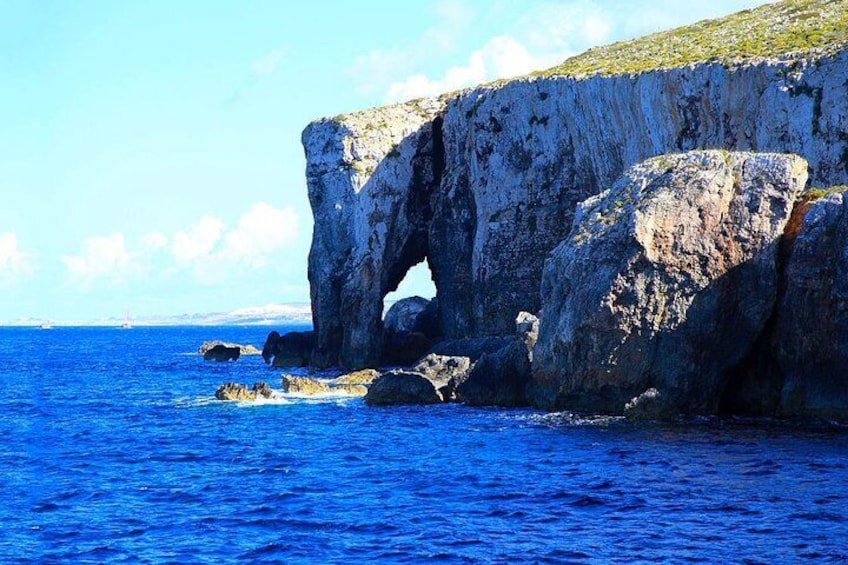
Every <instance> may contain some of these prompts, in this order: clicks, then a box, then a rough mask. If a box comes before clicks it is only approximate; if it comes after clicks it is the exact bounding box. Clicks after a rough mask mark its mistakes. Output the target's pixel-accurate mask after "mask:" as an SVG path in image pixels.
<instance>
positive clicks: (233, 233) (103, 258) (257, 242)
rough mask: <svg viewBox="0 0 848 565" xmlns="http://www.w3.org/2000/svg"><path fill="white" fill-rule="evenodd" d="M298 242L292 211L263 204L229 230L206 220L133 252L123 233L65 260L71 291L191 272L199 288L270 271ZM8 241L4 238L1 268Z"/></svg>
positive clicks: (89, 243)
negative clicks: (277, 256) (278, 257)
mask: <svg viewBox="0 0 848 565" xmlns="http://www.w3.org/2000/svg"><path fill="white" fill-rule="evenodd" d="M297 237H298V219H297V215H296V214H295V212H294V210H293V209H291V208H284V209H278V208H275V207H273V206H271V205H269V204H266V203H264V202H259V203H257V204H255V205H254V206H253V207H251V208H250V210H248V211H247V212H245V213H244V214H243V215H242V216H241V217H240V218H239V220H238V221H237V222H236V224H235V226H234V227H232V228H229V229H228V227H227V225H226V224H225V223H224V222H223V220H221V219H220V218H217V217H215V216H211V215H206V216H203V217H201V218H200V219H199V220H198V221H197V222H195V223H194V224H192V225H191V226H189V227H188V228H187V229H185V230H182V231H178V232H177V233H175V234H174V235H173V236H171V237H168V236H166V235H165V234H162V233H158V232H150V233H147V234H145V235H143V236H142V237H141V238H140V239H139V240H138V242H137V244H136V246H135V247H133V248H132V249H129V248H128V247H127V245H126V239H125V237H124V235H123V234H122V233H113V234H111V235H107V236H99V237H91V238H88V239H86V240H85V241H84V242H83V249H82V252H81V253H79V254H78V255H72V256H65V257H63V258H62V261H63V262H64V263H65V266H66V268H67V270H68V275H69V281H70V284H71V286H73V287H76V288H77V289H79V290H83V291H87V290H90V289H91V288H92V287H93V285H94V283H95V282H96V281H105V282H106V283H107V284H110V285H112V286H114V285H117V284H121V283H125V282H128V281H130V280H131V279H133V278H134V277H141V276H151V275H157V274H158V275H159V276H164V277H165V278H167V277H168V276H171V275H174V274H177V273H190V274H192V275H193V276H194V277H195V279H196V280H197V281H198V282H200V283H201V284H216V283H225V282H227V281H230V280H233V279H235V278H238V277H240V276H242V275H243V274H244V273H249V272H252V271H255V270H258V269H263V268H266V267H268V266H269V265H271V264H273V259H274V254H275V253H277V252H278V251H279V250H280V249H282V248H284V247H286V246H289V245H291V244H292V243H294V242H295V241H297ZM4 238H5V236H3V238H0V266H2V264H3V263H2V260H3V259H2V256H3V255H2V254H3V250H4V248H5V247H4V245H3V242H4V241H5V239H4Z"/></svg>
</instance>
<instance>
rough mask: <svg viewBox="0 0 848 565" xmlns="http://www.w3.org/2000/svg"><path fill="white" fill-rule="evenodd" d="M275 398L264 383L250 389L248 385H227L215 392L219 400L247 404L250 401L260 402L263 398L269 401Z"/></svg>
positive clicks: (256, 384)
mask: <svg viewBox="0 0 848 565" xmlns="http://www.w3.org/2000/svg"><path fill="white" fill-rule="evenodd" d="M273 397H274V391H273V390H271V388H270V387H269V386H268V385H267V384H265V383H262V382H259V383H255V384H254V385H253V387H252V388H250V389H248V388H247V385H243V384H240V383H226V384H223V385H221V386H219V387H218V390H216V391H215V398H217V399H218V400H230V401H239V402H246V401H249V400H258V399H261V398H265V399H269V398H273Z"/></svg>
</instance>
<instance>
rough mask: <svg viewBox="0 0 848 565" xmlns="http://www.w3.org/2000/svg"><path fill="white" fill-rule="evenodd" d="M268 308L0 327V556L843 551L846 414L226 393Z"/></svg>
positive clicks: (827, 554)
mask: <svg viewBox="0 0 848 565" xmlns="http://www.w3.org/2000/svg"><path fill="white" fill-rule="evenodd" d="M271 329H277V330H283V331H285V330H286V329H291V328H263V327H179V328H174V327H171V328H141V327H136V328H133V329H130V330H122V329H118V328H61V327H57V328H55V329H53V330H49V331H47V330H40V329H33V328H0V391H2V392H0V563H38V564H45V563H132V564H136V563H510V564H511V563H575V564H584V563H764V564H774V563H846V562H848V430H846V429H844V428H840V427H838V426H834V425H824V424H823V425H816V426H810V425H804V426H800V425H797V424H789V423H784V422H769V421H753V420H738V419H737V420H733V419H723V420H721V419H703V420H696V421H690V422H685V423H679V424H674V425H660V424H641V425H636V424H631V423H627V422H624V421H622V420H620V419H617V418H609V417H603V416H591V415H589V416H586V415H583V416H577V415H574V414H569V413H557V414H549V413H543V412H539V411H535V410H530V409H497V408H470V407H465V406H460V405H439V406H428V407H419V406H404V407H388V408H369V407H367V406H365V404H364V403H363V401H362V399H361V398H350V397H339V396H326V397H316V398H302V397H300V398H299V397H286V396H283V397H281V398H278V399H276V400H274V401H265V402H248V403H232V402H221V401H217V400H215V398H214V392H215V389H216V388H217V387H218V385H220V384H222V383H225V382H229V381H236V382H242V383H246V384H248V385H251V384H252V383H254V382H256V381H265V382H267V383H268V384H270V385H272V386H274V387H279V379H280V375H281V371H280V370H278V369H272V368H269V367H267V366H266V365H265V364H263V362H262V359H261V357H242V358H241V359H239V360H238V361H237V362H234V363H233V362H230V363H216V362H204V361H203V360H202V358H201V357H200V356H199V355H198V354H197V348H198V347H199V346H200V344H201V343H202V342H203V341H205V340H212V339H222V340H227V341H233V342H239V343H245V344H247V343H249V344H253V345H255V346H257V347H260V348H261V346H262V343H263V342H264V339H265V336H266V335H267V333H268V331H270V330H271Z"/></svg>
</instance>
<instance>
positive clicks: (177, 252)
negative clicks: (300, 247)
mask: <svg viewBox="0 0 848 565" xmlns="http://www.w3.org/2000/svg"><path fill="white" fill-rule="evenodd" d="M297 228H298V222H297V215H296V214H295V212H294V210H292V209H291V208H284V209H282V210H280V209H278V208H275V207H273V206H271V205H269V204H266V203H264V202H259V203H257V204H255V205H254V206H253V207H252V208H251V209H250V210H248V211H247V212H246V213H244V214H243V215H242V216H241V218H239V220H238V222H237V223H236V226H235V227H233V228H230V229H227V226H226V225H225V224H224V222H222V221H221V220H219V219H218V218H215V217H213V216H205V217H203V218H202V219H201V220H200V221H199V222H198V223H197V224H195V225H194V226H192V227H191V228H190V229H189V230H187V231H185V232H180V233H177V234H176V235H175V236H174V237H173V240H172V244H171V253H172V254H173V256H174V258H175V259H176V260H177V263H178V264H179V265H181V266H182V267H187V268H189V269H191V270H192V272H193V273H194V275H195V277H196V279H197V280H198V281H199V282H200V283H202V284H216V283H220V282H223V281H226V280H228V279H232V278H233V277H238V276H239V275H241V274H242V273H244V272H246V271H250V270H256V269H262V268H265V267H267V266H268V265H269V264H270V263H271V261H272V259H273V254H274V253H275V252H276V251H277V250H279V249H280V248H282V247H285V246H287V245H289V244H291V243H292V242H294V241H296V240H297V234H298V229H297Z"/></svg>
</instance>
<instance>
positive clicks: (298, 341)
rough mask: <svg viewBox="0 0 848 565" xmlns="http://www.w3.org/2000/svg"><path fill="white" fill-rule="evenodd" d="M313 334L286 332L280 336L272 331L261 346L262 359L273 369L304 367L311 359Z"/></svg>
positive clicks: (309, 332)
mask: <svg viewBox="0 0 848 565" xmlns="http://www.w3.org/2000/svg"><path fill="white" fill-rule="evenodd" d="M314 342H315V334H314V332H311V331H307V332H288V333H286V334H283V335H280V333H279V332H276V331H272V332H271V333H269V334H268V337H267V338H266V339H265V345H263V346H262V359H264V360H265V363H266V364H267V363H271V365H272V366H273V367H275V368H287V367H306V366H308V365H309V363H310V360H311V358H312V347H313V344H314Z"/></svg>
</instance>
